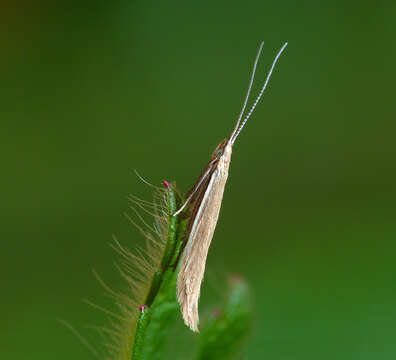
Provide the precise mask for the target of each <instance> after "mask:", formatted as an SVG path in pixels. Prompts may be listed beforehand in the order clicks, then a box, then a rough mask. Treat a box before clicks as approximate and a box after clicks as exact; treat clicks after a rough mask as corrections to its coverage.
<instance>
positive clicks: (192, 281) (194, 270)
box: [177, 146, 232, 331]
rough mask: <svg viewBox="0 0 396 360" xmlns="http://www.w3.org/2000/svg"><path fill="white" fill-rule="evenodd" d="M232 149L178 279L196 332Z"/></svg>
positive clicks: (195, 228) (197, 223) (183, 303)
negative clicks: (206, 268)
mask: <svg viewBox="0 0 396 360" xmlns="http://www.w3.org/2000/svg"><path fill="white" fill-rule="evenodd" d="M231 152H232V148H231V146H226V148H225V150H224V154H223V156H222V157H221V158H220V160H219V163H218V164H217V168H216V170H215V171H214V172H213V173H212V175H211V179H210V182H209V185H208V187H207V189H206V192H205V194H204V196H203V199H202V202H201V204H200V207H199V209H198V212H197V214H196V216H195V219H194V223H193V225H192V229H191V232H190V235H189V238H188V241H187V244H186V247H185V249H184V252H183V257H182V259H181V264H180V270H179V274H178V278H177V300H178V301H179V304H180V308H181V312H182V315H183V319H184V322H185V323H186V325H188V326H189V327H190V328H191V330H193V331H198V322H199V316H198V299H199V293H200V288H201V283H202V280H203V276H204V272H205V263H206V257H207V255H208V250H209V246H210V243H211V241H212V238H213V234H214V231H215V228H216V224H217V219H218V217H219V212H220V207H221V201H222V199H223V193H224V187H225V184H226V182H227V177H228V168H229V165H230V160H231Z"/></svg>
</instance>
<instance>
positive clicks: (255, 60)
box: [230, 41, 264, 139]
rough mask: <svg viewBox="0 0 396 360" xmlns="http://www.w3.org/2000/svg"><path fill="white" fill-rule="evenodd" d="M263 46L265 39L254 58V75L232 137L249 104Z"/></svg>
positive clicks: (251, 77)
mask: <svg viewBox="0 0 396 360" xmlns="http://www.w3.org/2000/svg"><path fill="white" fill-rule="evenodd" d="M263 46H264V41H262V42H261V44H260V47H259V49H258V51H257V55H256V58H255V59H254V64H253V69H252V75H250V82H249V87H248V91H247V93H246V95H245V99H244V101H243V106H242V110H241V113H240V114H239V117H238V121H237V123H236V125H235V128H234V130H233V131H232V134H231V136H230V139H232V138H233V137H234V135H235V133H236V132H237V131H238V128H239V124H240V122H241V119H242V116H243V113H244V112H245V109H246V105H247V102H248V100H249V95H250V90H252V86H253V80H254V75H255V73H256V67H257V63H258V60H259V58H260V55H261V51H262V50H263Z"/></svg>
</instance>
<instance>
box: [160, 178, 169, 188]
mask: <svg viewBox="0 0 396 360" xmlns="http://www.w3.org/2000/svg"><path fill="white" fill-rule="evenodd" d="M162 185H164V186H165V187H166V188H167V189H169V188H170V185H169V183H168V182H167V181H166V180H164V181H163V182H162Z"/></svg>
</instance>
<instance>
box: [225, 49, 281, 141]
mask: <svg viewBox="0 0 396 360" xmlns="http://www.w3.org/2000/svg"><path fill="white" fill-rule="evenodd" d="M286 46H287V42H286V43H285V44H284V45H283V46H282V48H281V49H280V50H279V52H278V54H277V55H276V56H275V59H274V61H273V62H272V65H271V68H270V71H269V72H268V75H267V78H266V79H265V82H264V85H263V87H262V88H261V90H260V93H259V94H258V96H257V98H256V100H255V101H254V103H253V105H252V106H251V108H250V110H249V112H248V113H247V115H246V116H245V118H244V119H243V121H242V124H241V126H240V127H239V129H238V130H237V131H236V132H235V131H234V133H233V135H232V137H231V145H233V144H234V142H235V140H236V138H237V137H238V135H239V133H240V132H241V130H242V129H243V127H244V126H245V124H246V122H247V121H248V119H249V118H250V115H252V113H253V111H254V109H255V108H256V106H257V104H258V102H259V101H260V98H261V96H262V95H263V93H264V91H265V88H266V87H267V84H268V81H269V79H270V77H271V75H272V71H273V70H274V68H275V65H276V63H277V61H278V59H279V57H280V56H281V54H282V52H283V50H285V47H286ZM249 91H250V89H249ZM238 124H239V120H238Z"/></svg>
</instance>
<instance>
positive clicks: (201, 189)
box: [173, 42, 287, 331]
mask: <svg viewBox="0 0 396 360" xmlns="http://www.w3.org/2000/svg"><path fill="white" fill-rule="evenodd" d="M263 45H264V43H263V42H262V43H261V44H260V47H259V50H258V52H257V55H256V58H255V60H254V64H253V70H252V74H251V77H250V82H249V87H248V91H247V93H246V95H245V99H244V102H243V106H242V110H241V113H240V115H239V117H238V120H237V122H236V125H235V128H234V130H233V131H232V133H231V134H230V135H229V136H228V138H226V139H224V140H223V141H222V142H221V143H220V144H219V145H218V146H217V147H216V149H215V150H214V152H213V154H212V157H211V159H210V161H209V162H208V164H207V165H206V167H205V168H204V169H203V171H202V173H201V175H200V176H199V178H198V180H197V181H196V183H195V185H194V186H193V187H192V189H191V190H190V191H189V192H188V193H187V196H186V200H185V203H184V204H183V206H181V207H180V209H178V210H177V211H176V212H175V213H174V214H173V215H174V216H175V215H178V214H180V212H181V211H183V209H184V208H185V207H186V205H187V204H189V203H191V206H190V208H189V209H190V212H191V216H190V220H189V223H188V226H187V231H186V237H185V238H186V239H187V241H186V242H185V247H184V250H183V254H182V258H181V262H180V270H179V274H178V278H177V300H178V302H179V304H180V308H181V313H182V315H183V319H184V322H185V324H186V325H187V326H189V327H190V329H191V330H193V331H198V322H199V316H198V299H199V293H200V288H201V283H202V279H203V276H204V271H205V263H206V257H207V254H208V250H209V246H210V243H211V241H212V238H213V234H214V231H215V228H216V224H217V219H218V217H219V212H220V207H221V201H222V199H223V193H224V187H225V184H226V182H227V177H228V169H229V166H230V162H231V154H232V147H233V145H234V143H235V140H236V138H237V137H238V135H239V133H240V132H241V130H242V129H243V127H244V126H245V124H246V122H247V120H248V119H249V117H250V115H251V114H252V113H253V111H254V109H255V107H256V105H257V104H258V102H259V100H260V98H261V96H262V95H263V93H264V90H265V88H266V87H267V84H268V81H269V79H270V77H271V74H272V71H273V69H274V67H275V64H276V62H277V61H278V58H279V57H280V55H281V54H282V52H283V50H284V49H285V47H286V45H287V43H285V44H284V45H283V46H282V48H281V49H280V50H279V52H278V54H277V55H276V57H275V59H274V61H273V63H272V66H271V68H270V70H269V72H268V75H267V78H266V80H265V82H264V85H263V87H262V88H261V90H260V92H259V94H258V96H257V98H256V100H255V101H254V103H253V105H252V106H251V107H250V109H249V111H248V112H247V114H246V115H245V117H243V116H244V112H245V109H246V104H247V102H248V99H249V95H250V90H251V88H252V84H253V79H254V75H255V72H256V66H257V62H258V59H259V57H260V54H261V50H262V49H263ZM242 119H243V120H242Z"/></svg>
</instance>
